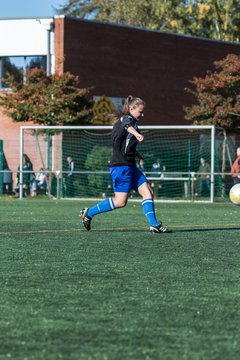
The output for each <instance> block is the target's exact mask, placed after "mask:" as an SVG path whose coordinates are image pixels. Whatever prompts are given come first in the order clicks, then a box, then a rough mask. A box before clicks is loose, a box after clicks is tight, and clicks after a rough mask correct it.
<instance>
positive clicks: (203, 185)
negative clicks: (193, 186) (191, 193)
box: [198, 157, 211, 196]
mask: <svg viewBox="0 0 240 360" xmlns="http://www.w3.org/2000/svg"><path fill="white" fill-rule="evenodd" d="M210 172H211V167H210V165H209V164H208V163H207V162H206V160H205V159H204V158H203V157H201V158H200V166H199V169H198V178H199V180H200V183H199V194H200V196H203V195H206V193H207V192H209V191H210Z"/></svg>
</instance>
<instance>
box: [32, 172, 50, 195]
mask: <svg viewBox="0 0 240 360" xmlns="http://www.w3.org/2000/svg"><path fill="white" fill-rule="evenodd" d="M46 190H47V176H46V174H45V172H44V171H43V168H40V170H39V172H38V173H37V175H36V177H35V180H34V181H33V183H32V187H31V195H32V196H36V195H37V194H38V192H39V191H43V192H44V193H46Z"/></svg>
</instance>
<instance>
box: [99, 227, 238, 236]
mask: <svg viewBox="0 0 240 360" xmlns="http://www.w3.org/2000/svg"><path fill="white" fill-rule="evenodd" d="M92 230H93V231H96V232H121V233H136V232H142V233H143V232H144V233H145V232H146V233H149V230H147V229H137V228H136V229H134V228H132V229H129V228H121V229H120V228H112V229H106V228H104V229H92ZM171 230H172V232H171V233H168V235H170V236H171V234H173V233H189V232H209V231H230V230H231V231H239V230H240V227H214V228H206V227H204V228H194V229H193V228H191V229H189V228H185V229H171ZM164 236H166V234H164Z"/></svg>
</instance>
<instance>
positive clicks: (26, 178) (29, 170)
mask: <svg viewBox="0 0 240 360" xmlns="http://www.w3.org/2000/svg"><path fill="white" fill-rule="evenodd" d="M22 169H23V175H22V179H23V184H22V186H23V196H26V195H27V194H30V188H31V183H32V181H33V178H34V173H33V164H32V162H31V160H30V158H29V157H28V156H27V154H23V168H22ZM16 184H17V188H16V191H17V192H19V188H20V166H19V167H18V173H17V178H16Z"/></svg>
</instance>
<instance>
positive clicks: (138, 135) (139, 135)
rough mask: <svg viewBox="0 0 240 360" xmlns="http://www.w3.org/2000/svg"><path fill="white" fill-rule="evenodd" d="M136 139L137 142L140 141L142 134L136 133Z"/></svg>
mask: <svg viewBox="0 0 240 360" xmlns="http://www.w3.org/2000/svg"><path fill="white" fill-rule="evenodd" d="M136 139H137V140H138V141H139V142H142V141H143V140H144V136H143V135H142V134H137V135H136Z"/></svg>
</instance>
